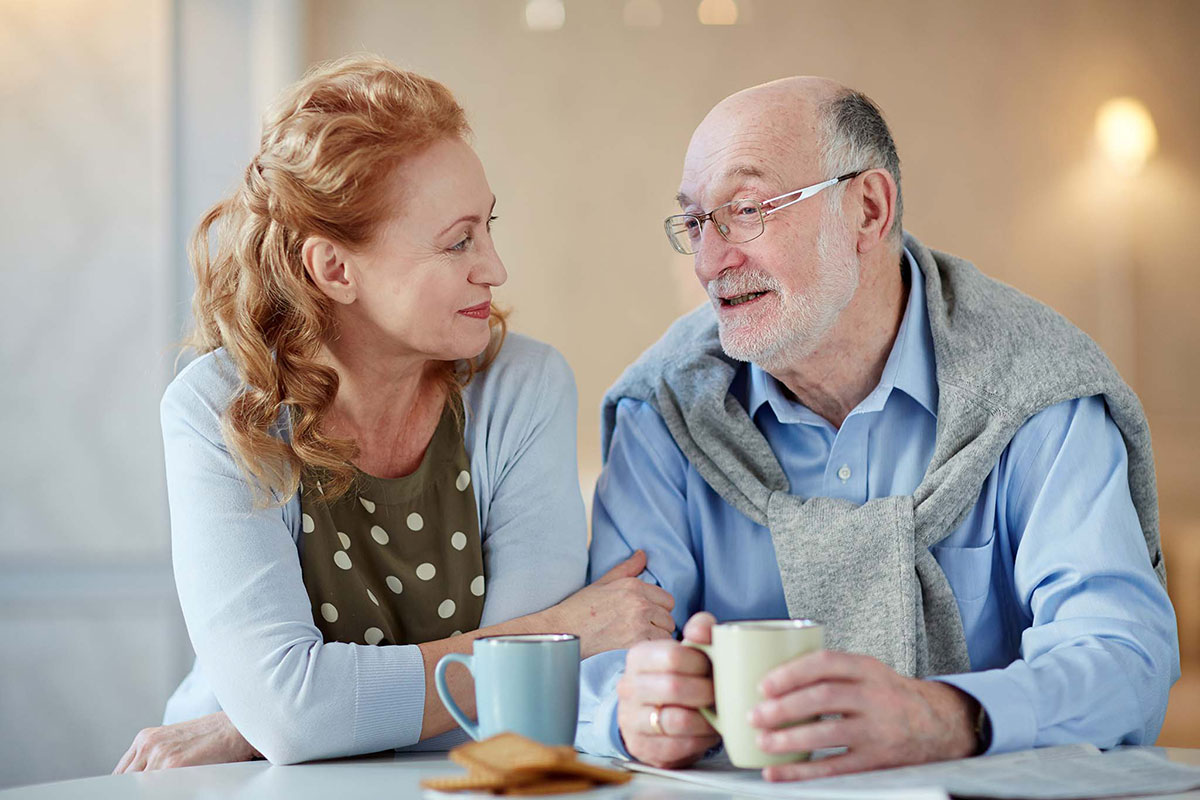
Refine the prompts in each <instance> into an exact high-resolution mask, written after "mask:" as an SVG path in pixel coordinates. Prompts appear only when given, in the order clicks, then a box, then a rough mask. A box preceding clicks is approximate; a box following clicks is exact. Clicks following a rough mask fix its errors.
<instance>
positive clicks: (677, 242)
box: [663, 170, 866, 256]
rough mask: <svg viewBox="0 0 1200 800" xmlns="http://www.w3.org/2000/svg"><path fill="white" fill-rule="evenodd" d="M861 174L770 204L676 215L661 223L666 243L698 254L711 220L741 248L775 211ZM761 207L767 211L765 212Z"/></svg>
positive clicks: (733, 204)
mask: <svg viewBox="0 0 1200 800" xmlns="http://www.w3.org/2000/svg"><path fill="white" fill-rule="evenodd" d="M864 172H866V170H859V171H858V172H847V173H846V174H845V175H842V176H841V177H838V178H830V179H829V180H827V181H821V182H820V183H814V184H813V185H812V186H805V187H804V188H803V189H796V190H795V191H792V192H788V193H787V194H781V195H779V196H778V197H772V198H771V199H770V200H747V199H742V200H731V201H729V202H728V203H726V204H725V205H721V206H717V207H716V208H714V209H713V210H712V211H709V212H706V213H704V214H675V215H673V216H670V217H667V218H666V219H665V220H664V221H663V228H664V229H665V230H666V232H667V239H669V240H670V242H671V247H673V248H675V251H676V252H678V253H680V254H682V255H685V256H691V255H695V254H696V253H698V252H700V235H701V233H703V229H704V223H705V222H707V221H708V220H712V221H713V223H714V224H715V225H716V226H717V233H719V234H721V238H722V239H724V240H725V241H727V242H729V243H731V244H744V243H745V242H749V241H751V240H753V239H757V238H758V237H759V236H762V234H763V230H764V229H765V227H766V220H767V217H769V216H771V215H772V214H774V213H775V212H776V211H781V210H783V209H785V208H787V207H788V206H790V205H792V204H794V203H799V202H800V201H801V200H807V199H808V198H810V197H812V196H813V195H814V194H816V193H817V192H820V191H821V190H822V189H827V188H829V187H830V186H834V185H836V184H839V183H841V182H842V181H848V180H851V179H852V178H857V177H858V176H859V175H862V174H863V173H864ZM792 196H795V198H796V199H794V200H789V201H788V202H786V203H784V204H783V205H778V206H777V205H774V204H775V203H778V202H779V201H780V200H783V199H786V198H788V197H792ZM764 206H769V207H768V208H764Z"/></svg>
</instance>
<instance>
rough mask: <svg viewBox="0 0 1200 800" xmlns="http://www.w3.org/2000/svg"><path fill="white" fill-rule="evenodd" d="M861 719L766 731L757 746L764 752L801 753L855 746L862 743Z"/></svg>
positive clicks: (813, 723) (759, 736)
mask: <svg viewBox="0 0 1200 800" xmlns="http://www.w3.org/2000/svg"><path fill="white" fill-rule="evenodd" d="M862 726H863V721H862V718H861V717H842V718H835V719H822V720H815V721H813V722H806V723H804V724H802V725H795V726H793V727H790V728H784V729H783V730H778V731H763V732H762V733H759V734H758V736H757V737H756V743H757V744H758V746H759V747H760V748H761V749H762V751H763V752H764V753H800V752H811V751H813V750H821V749H825V748H829V747H853V746H854V745H856V744H857V743H858V742H859V741H860V740H861V737H860V734H861V733H862Z"/></svg>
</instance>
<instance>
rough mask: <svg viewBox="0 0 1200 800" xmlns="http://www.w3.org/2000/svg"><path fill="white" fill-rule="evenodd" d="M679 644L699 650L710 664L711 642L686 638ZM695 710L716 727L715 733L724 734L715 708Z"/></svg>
mask: <svg viewBox="0 0 1200 800" xmlns="http://www.w3.org/2000/svg"><path fill="white" fill-rule="evenodd" d="M680 644H682V645H683V646H684V647H690V648H692V649H693V650H699V651H700V652H701V653H704V655H705V656H706V657H707V658H708V661H709V663H710V664H711V663H712V645H711V644H700V643H699V642H689V641H687V640H686V639H685V640H684V641H682V642H680ZM696 710H697V711H699V712H700V716H702V717H704V719H705V720H707V721H708V724H709V725H712V726H713V727H714V728H715V729H716V731H717V733H720V734H721V735H722V736H724V735H725V734H724V733H723V732H722V731H721V719H720V717H718V716H717V709H716V708H712V707H709V708H698V709H696Z"/></svg>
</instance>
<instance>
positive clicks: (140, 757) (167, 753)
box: [113, 711, 262, 775]
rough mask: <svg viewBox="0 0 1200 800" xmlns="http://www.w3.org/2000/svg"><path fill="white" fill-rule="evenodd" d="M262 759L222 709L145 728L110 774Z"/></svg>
mask: <svg viewBox="0 0 1200 800" xmlns="http://www.w3.org/2000/svg"><path fill="white" fill-rule="evenodd" d="M252 758H262V756H261V755H259V753H258V751H257V750H255V749H254V748H253V747H251V746H250V743H249V742H247V741H246V740H245V739H244V738H242V734H240V733H239V732H238V729H237V728H235V727H234V726H233V723H232V722H230V721H229V717H227V716H226V715H225V712H224V711H218V712H217V713H215V714H209V715H207V716H204V717H198V718H196V719H193V720H188V721H187V722H177V723H175V724H174V725H163V726H162V727H159V728H145V729H143V730H142V731H141V732H140V733H138V735H137V736H136V737H134V740H133V744H131V745H130V746H129V749H128V750H126V751H125V755H123V756H121V761H120V762H119V763H118V764H117V767H116V769H114V770H113V774H114V775H117V774H120V773H122V772H143V771H145V772H149V771H150V770H154V769H171V768H172V767H191V766H195V765H197V764H224V763H226V762H230V761H249V760H250V759H252Z"/></svg>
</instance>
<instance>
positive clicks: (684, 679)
mask: <svg viewBox="0 0 1200 800" xmlns="http://www.w3.org/2000/svg"><path fill="white" fill-rule="evenodd" d="M617 696H618V697H619V698H620V699H621V700H623V701H625V702H627V703H634V704H643V705H650V706H658V705H674V706H686V707H688V708H705V707H707V706H711V705H713V703H714V702H715V698H714V697H713V684H712V680H711V679H709V678H702V677H695V676H691V675H673V674H670V673H664V672H642V673H639V674H637V675H632V676H631V675H626V676H624V677H622V678H621V681H620V682H619V683H618V684H617Z"/></svg>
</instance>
